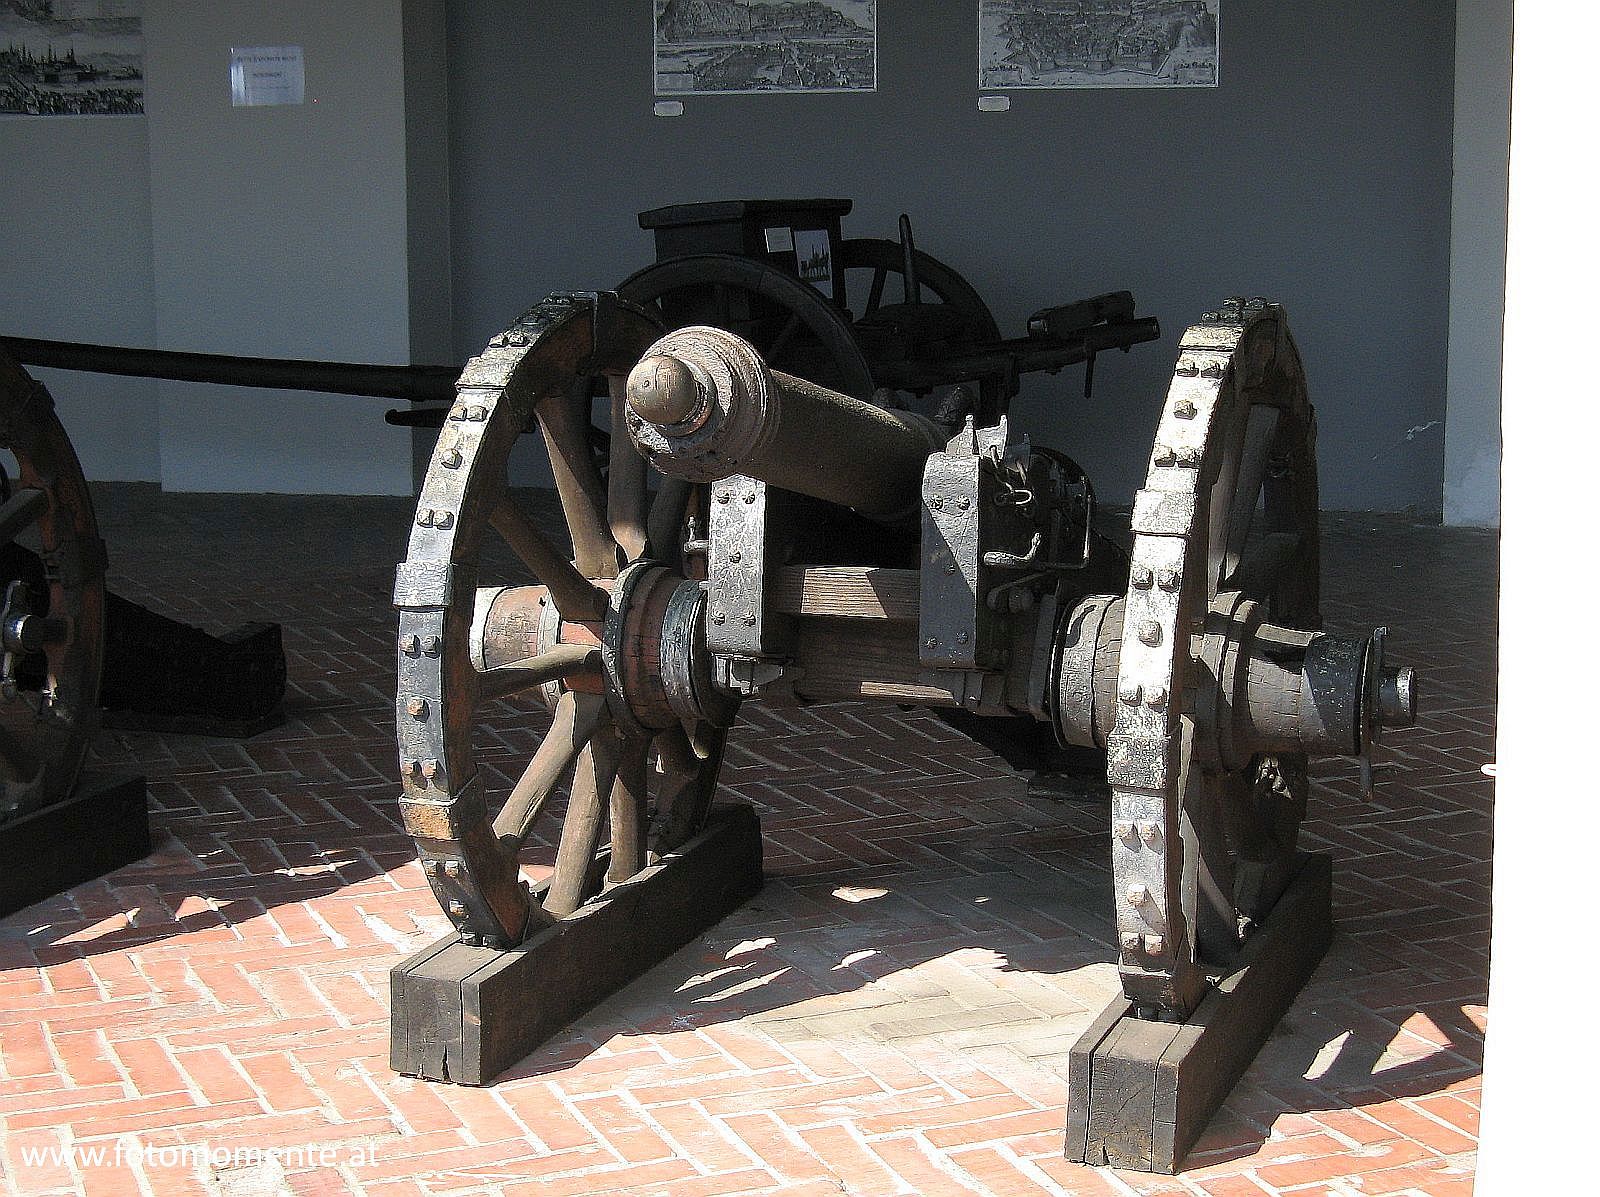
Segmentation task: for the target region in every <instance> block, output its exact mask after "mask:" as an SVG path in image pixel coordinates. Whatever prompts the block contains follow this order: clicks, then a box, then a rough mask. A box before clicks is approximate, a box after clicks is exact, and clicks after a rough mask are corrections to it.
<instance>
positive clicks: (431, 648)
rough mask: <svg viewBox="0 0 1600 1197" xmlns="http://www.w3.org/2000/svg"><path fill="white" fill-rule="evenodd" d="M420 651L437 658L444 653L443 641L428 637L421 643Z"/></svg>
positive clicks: (435, 637)
mask: <svg viewBox="0 0 1600 1197" xmlns="http://www.w3.org/2000/svg"><path fill="white" fill-rule="evenodd" d="M422 651H423V653H425V654H426V655H427V656H430V657H437V656H438V655H439V654H440V653H442V652H443V651H444V641H442V640H440V639H439V637H437V636H429V637H428V638H427V639H426V640H424V641H423V642H422Z"/></svg>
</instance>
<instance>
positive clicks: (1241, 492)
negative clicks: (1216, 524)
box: [1217, 403, 1280, 578]
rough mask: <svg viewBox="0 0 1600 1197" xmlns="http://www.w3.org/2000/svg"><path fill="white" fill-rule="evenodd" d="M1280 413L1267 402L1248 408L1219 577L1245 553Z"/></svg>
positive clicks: (1233, 568)
mask: <svg viewBox="0 0 1600 1197" xmlns="http://www.w3.org/2000/svg"><path fill="white" fill-rule="evenodd" d="M1279 416H1280V413H1279V411H1278V409H1277V408H1276V407H1272V406H1270V405H1268V404H1264V403H1258V404H1256V405H1254V406H1253V407H1251V408H1250V416H1249V419H1248V421H1247V422H1246V424H1245V430H1244V448H1243V451H1242V453H1241V456H1240V459H1239V472H1238V475H1237V477H1236V479H1235V482H1234V488H1233V503H1232V504H1231V506H1230V508H1229V510H1228V513H1227V519H1228V526H1227V530H1226V540H1225V542H1224V545H1223V553H1222V560H1221V563H1220V565H1221V568H1220V570H1219V571H1218V575H1217V576H1218V577H1219V578H1224V577H1227V576H1228V575H1229V574H1231V573H1233V571H1234V570H1235V569H1237V568H1238V566H1239V559H1240V557H1242V556H1243V555H1244V549H1245V542H1246V541H1248V540H1249V538H1250V526H1251V524H1252V523H1254V521H1255V515H1256V503H1257V500H1258V499H1259V498H1260V496H1261V483H1262V481H1263V480H1264V479H1265V478H1266V476H1267V463H1268V462H1269V461H1270V460H1271V457H1272V445H1273V441H1274V440H1275V439H1276V438H1277V435H1278V421H1279Z"/></svg>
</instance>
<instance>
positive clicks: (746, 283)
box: [617, 243, 874, 400]
mask: <svg viewBox="0 0 1600 1197" xmlns="http://www.w3.org/2000/svg"><path fill="white" fill-rule="evenodd" d="M847 244H848V243H847ZM617 294H618V295H620V296H621V297H622V298H623V299H626V300H628V301H630V302H632V303H637V304H642V305H644V306H646V307H650V308H652V309H654V310H655V311H656V312H657V313H658V315H659V316H660V317H661V320H662V322H663V323H664V324H665V325H666V327H667V328H669V329H674V328H683V327H685V326H686V325H690V324H708V325H711V326H712V327H714V328H721V329H726V330H727V331H728V332H732V333H738V334H739V335H740V336H741V337H743V338H745V340H747V341H749V342H750V343H751V344H752V345H754V346H755V347H756V348H757V349H758V350H759V351H760V352H761V355H762V357H763V359H764V360H765V361H766V362H767V364H768V365H770V366H771V367H772V368H773V369H775V370H782V371H783V372H784V373H786V374H793V375H796V376H798V377H800V378H805V379H808V380H809V381H811V382H815V383H818V384H820V385H822V386H826V387H830V388H832V389H833V390H836V391H842V392H843V393H844V394H846V395H850V396H853V397H854V398H857V399H863V400H870V399H871V398H872V393H873V389H874V384H873V381H872V369H871V367H870V366H869V365H868V363H867V359H866V357H864V356H863V354H862V352H861V346H860V345H858V344H857V343H856V337H855V333H854V332H853V331H852V330H851V327H850V321H849V320H847V319H846V318H845V317H844V315H843V314H842V313H841V312H840V311H839V309H838V308H836V307H835V306H834V305H833V304H832V303H830V302H829V301H828V300H827V298H826V297H825V296H823V295H822V293H821V292H819V291H818V290H816V288H814V287H812V286H811V285H810V284H809V283H803V282H801V281H800V280H799V279H797V278H795V277H794V276H793V275H790V274H785V273H784V272H783V271H781V270H779V269H777V268H776V267H774V266H769V265H767V264H766V263H764V262H758V261H756V260H755V259H753V258H743V257H739V256H737V255H735V254H686V255H684V256H682V257H677V258H668V259H666V260H665V261H661V262H657V263H655V264H654V265H651V266H646V267H645V268H644V269H643V270H640V271H637V272H636V273H634V274H632V275H630V276H629V277H628V278H627V279H625V280H624V281H623V282H622V284H621V285H620V286H619V287H618V288H617Z"/></svg>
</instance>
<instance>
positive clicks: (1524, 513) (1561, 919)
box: [1477, 2, 1600, 1197]
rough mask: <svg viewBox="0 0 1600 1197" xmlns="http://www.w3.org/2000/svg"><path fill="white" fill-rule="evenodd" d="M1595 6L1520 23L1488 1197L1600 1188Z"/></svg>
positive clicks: (1487, 1078)
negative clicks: (1582, 58)
mask: <svg viewBox="0 0 1600 1197" xmlns="http://www.w3.org/2000/svg"><path fill="white" fill-rule="evenodd" d="M1578 15H1579V9H1578V6H1575V5H1568V4H1550V3H1538V2H1527V3H1521V4H1518V5H1517V12H1516V47H1517V48H1516V71H1515V79H1516V82H1515V91H1514V98H1513V107H1512V130H1511V203H1510V213H1511V222H1510V241H1509V253H1508V262H1507V283H1506V320H1505V406H1504V412H1503V416H1502V427H1503V430H1504V437H1505V461H1504V489H1503V508H1504V514H1503V525H1502V529H1503V531H1502V539H1501V600H1500V618H1501V623H1500V722H1499V744H1498V747H1497V750H1496V752H1497V756H1498V758H1499V782H1498V784H1497V787H1496V789H1497V793H1496V803H1495V820H1494V836H1495V849H1494V933H1493V941H1492V970H1491V979H1490V986H1489V995H1490V996H1489V1039H1488V1060H1487V1065H1486V1070H1485V1073H1484V1082H1485V1106H1484V1117H1483V1125H1482V1132H1483V1137H1482V1143H1481V1154H1480V1166H1479V1174H1478V1187H1477V1192H1478V1194H1479V1197H1529V1195H1530V1194H1535V1193H1539V1194H1543V1193H1551V1194H1554V1193H1577V1192H1587V1191H1590V1190H1592V1188H1593V1185H1594V1164H1593V1161H1592V1157H1591V1156H1590V1154H1589V1153H1590V1150H1591V1148H1592V1147H1593V1143H1594V1136H1595V1126H1594V1115H1595V1096H1594V1094H1595V1081H1596V1077H1597V1076H1600V1035H1597V1034H1596V1031H1595V1000H1594V995H1595V980H1596V977H1597V976H1600V970H1597V968H1596V966H1595V957H1594V945H1593V944H1592V943H1591V942H1590V934H1591V925H1592V924H1593V923H1594V921H1595V914H1594V910H1595V902H1596V893H1595V874H1596V850H1597V847H1600V780H1596V776H1595V767H1594V746H1593V741H1594V736H1593V724H1594V710H1595V705H1596V700H1595V693H1596V691H1595V686H1596V679H1600V623H1597V622H1596V619H1595V598H1594V586H1595V577H1596V573H1595V569H1594V566H1593V563H1592V560H1591V559H1592V557H1593V548H1594V544H1595V542H1596V534H1595V532H1594V530H1593V527H1592V524H1593V521H1594V520H1595V519H1596V513H1597V510H1600V504H1597V502H1596V482H1597V479H1600V464H1597V462H1596V456H1595V450H1594V444H1595V437H1594V422H1595V412H1596V409H1597V401H1600V394H1597V390H1600V388H1597V386H1596V384H1595V370H1594V356H1595V349H1594V345H1593V340H1594V336H1593V333H1592V332H1590V330H1589V326H1590V324H1591V321H1592V313H1593V311H1594V298H1593V296H1594V279H1595V278H1597V277H1600V253H1597V252H1596V249H1595V241H1596V238H1595V234H1594V223H1595V202H1594V188H1593V174H1594V165H1593V154H1592V153H1590V152H1589V139H1588V134H1587V132H1586V131H1589V130H1593V129H1594V128H1596V127H1597V122H1600V104H1597V102H1596V98H1595V90H1594V86H1593V82H1592V81H1591V80H1590V79H1589V78H1588V77H1587V75H1586V73H1585V72H1584V71H1582V70H1569V69H1561V68H1555V67H1553V66H1552V64H1551V57H1550V55H1551V52H1552V51H1553V50H1554V49H1555V48H1557V47H1570V46H1572V45H1573V44H1574V43H1573V40H1572V39H1573V37H1574V31H1575V26H1574V24H1573V21H1574V19H1575V17H1576V16H1578Z"/></svg>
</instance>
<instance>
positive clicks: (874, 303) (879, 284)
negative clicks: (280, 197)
mask: <svg viewBox="0 0 1600 1197" xmlns="http://www.w3.org/2000/svg"><path fill="white" fill-rule="evenodd" d="M888 281H889V268H888V267H887V266H878V267H876V268H874V269H873V271H872V290H870V291H868V292H867V307H866V310H865V311H864V312H862V313H861V315H862V318H863V319H864V318H866V317H867V316H870V315H872V314H873V313H874V312H876V311H877V310H878V308H879V307H880V306H882V304H883V285H884V283H886V282H888Z"/></svg>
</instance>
